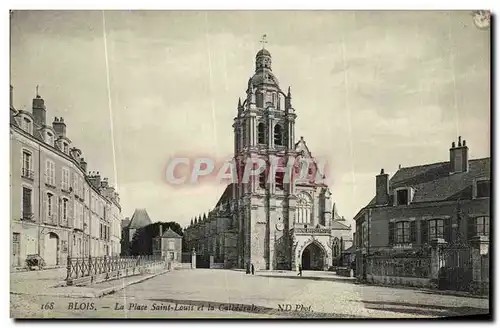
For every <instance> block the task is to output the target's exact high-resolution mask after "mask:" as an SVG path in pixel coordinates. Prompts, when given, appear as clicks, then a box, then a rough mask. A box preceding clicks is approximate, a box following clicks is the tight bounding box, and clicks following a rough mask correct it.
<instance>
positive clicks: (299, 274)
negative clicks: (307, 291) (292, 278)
mask: <svg viewBox="0 0 500 328" xmlns="http://www.w3.org/2000/svg"><path fill="white" fill-rule="evenodd" d="M297 276H301V277H302V265H300V264H299V273H298V274H297Z"/></svg>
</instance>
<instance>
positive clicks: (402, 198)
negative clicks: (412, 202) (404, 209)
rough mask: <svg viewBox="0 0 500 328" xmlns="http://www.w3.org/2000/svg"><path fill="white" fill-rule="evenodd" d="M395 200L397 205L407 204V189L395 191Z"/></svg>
mask: <svg viewBox="0 0 500 328" xmlns="http://www.w3.org/2000/svg"><path fill="white" fill-rule="evenodd" d="M396 201H397V204H398V205H408V189H403V190H398V191H397V192H396Z"/></svg>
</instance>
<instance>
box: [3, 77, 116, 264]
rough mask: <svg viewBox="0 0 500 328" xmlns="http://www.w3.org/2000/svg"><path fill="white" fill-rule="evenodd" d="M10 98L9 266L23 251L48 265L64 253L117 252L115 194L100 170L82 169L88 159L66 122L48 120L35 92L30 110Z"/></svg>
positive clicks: (61, 258)
mask: <svg viewBox="0 0 500 328" xmlns="http://www.w3.org/2000/svg"><path fill="white" fill-rule="evenodd" d="M12 91H13V90H12V86H11V90H10V92H11V97H10V98H11V99H10V101H11V103H10V161H11V163H10V166H11V170H10V190H11V197H10V199H11V234H12V235H11V238H12V240H11V241H12V258H11V265H12V266H13V267H22V266H24V264H25V263H24V262H25V259H26V257H27V255H35V254H37V255H40V256H41V257H42V258H43V259H44V260H45V262H46V265H48V266H56V265H64V264H65V263H66V260H67V257H68V256H72V257H75V256H102V255H114V254H119V253H120V251H119V246H118V245H119V239H120V233H121V230H120V229H117V230H115V228H114V227H115V226H119V224H120V221H121V208H120V199H119V196H118V194H117V193H116V191H115V190H114V188H113V187H111V186H109V185H108V183H107V180H106V179H104V180H103V181H101V177H100V175H99V173H96V174H87V162H86V161H85V159H84V158H83V157H82V152H81V150H80V149H78V148H76V147H74V146H72V143H71V139H70V138H69V137H68V135H67V134H66V122H65V121H64V119H63V118H62V117H60V118H58V117H56V118H54V121H53V122H52V124H50V125H48V124H47V120H46V114H47V109H46V107H45V102H44V99H43V98H42V97H40V95H38V91H37V95H36V97H35V98H34V99H33V106H32V111H27V110H18V109H16V108H14V106H13V104H12Z"/></svg>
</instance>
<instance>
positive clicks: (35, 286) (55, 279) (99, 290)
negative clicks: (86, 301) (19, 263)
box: [10, 270, 169, 298]
mask: <svg viewBox="0 0 500 328" xmlns="http://www.w3.org/2000/svg"><path fill="white" fill-rule="evenodd" d="M45 271H54V270H42V271H31V272H26V273H25V274H24V275H23V277H20V276H17V277H14V279H12V277H11V283H10V293H11V294H17V295H36V296H58V297H69V298H96V297H101V296H103V295H107V294H111V293H114V292H116V291H118V290H121V289H123V288H125V287H127V286H130V285H133V284H137V283H140V282H143V281H145V280H148V279H151V278H153V277H156V276H158V275H161V274H164V273H167V272H169V270H161V271H159V272H155V273H150V274H143V275H135V276H129V277H124V278H121V279H115V280H110V281H105V282H101V283H97V284H92V285H88V286H82V287H79V286H66V283H65V281H64V279H65V277H66V271H65V270H64V274H63V275H61V272H52V276H51V275H50V272H45ZM35 272H37V274H33V273H35ZM28 273H29V274H28Z"/></svg>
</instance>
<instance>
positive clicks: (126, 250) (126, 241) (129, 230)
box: [120, 208, 152, 255]
mask: <svg viewBox="0 0 500 328" xmlns="http://www.w3.org/2000/svg"><path fill="white" fill-rule="evenodd" d="M151 223H152V221H151V218H150V217H149V214H148V212H147V211H146V209H145V208H137V209H136V210H135V211H134V214H132V218H131V219H129V218H125V219H124V220H122V221H121V222H120V229H121V236H122V237H123V238H122V239H121V254H122V255H130V247H131V246H132V241H133V239H134V234H135V232H136V231H137V230H138V229H140V228H144V227H145V226H148V225H150V224H151Z"/></svg>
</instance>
